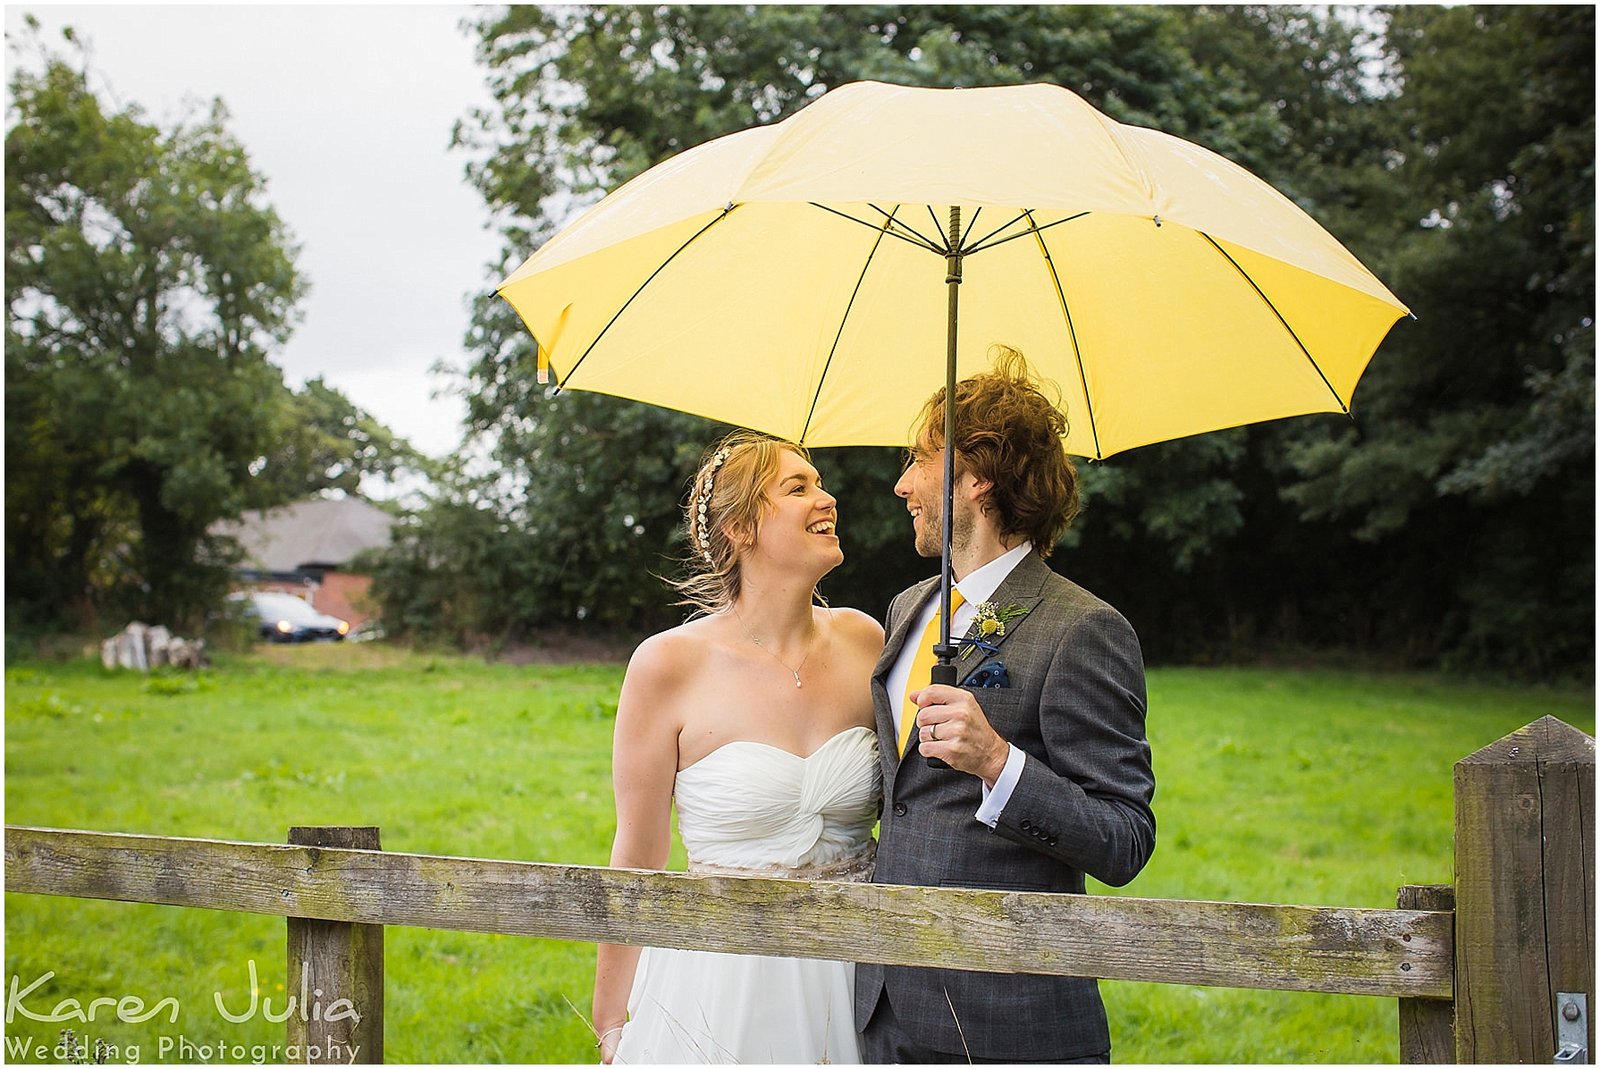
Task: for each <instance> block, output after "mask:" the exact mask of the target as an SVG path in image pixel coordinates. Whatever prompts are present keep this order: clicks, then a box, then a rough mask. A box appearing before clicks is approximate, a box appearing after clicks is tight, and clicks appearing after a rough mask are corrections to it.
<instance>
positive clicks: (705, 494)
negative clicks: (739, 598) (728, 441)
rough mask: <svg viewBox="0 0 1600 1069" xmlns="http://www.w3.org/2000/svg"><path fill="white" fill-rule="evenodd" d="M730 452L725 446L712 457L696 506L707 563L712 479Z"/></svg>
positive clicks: (709, 543)
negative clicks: (708, 516) (707, 509)
mask: <svg viewBox="0 0 1600 1069" xmlns="http://www.w3.org/2000/svg"><path fill="white" fill-rule="evenodd" d="M730 452H732V450H731V449H730V448H729V447H728V446H723V447H722V448H721V449H719V450H717V452H716V455H715V456H713V457H712V458H711V468H710V470H709V471H707V472H706V483H705V486H704V487H703V488H702V489H701V491H700V499H699V501H697V502H696V506H695V516H696V520H695V529H696V531H697V532H698V536H697V538H696V541H698V542H699V543H700V555H701V556H702V557H704V558H705V559H706V563H707V564H710V563H711V533H710V531H709V530H707V528H706V506H708V505H710V504H711V480H712V479H714V478H715V477H716V474H717V469H718V468H720V467H722V462H723V461H724V460H727V459H728V454H729V453H730Z"/></svg>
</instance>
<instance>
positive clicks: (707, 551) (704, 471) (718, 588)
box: [670, 431, 811, 613]
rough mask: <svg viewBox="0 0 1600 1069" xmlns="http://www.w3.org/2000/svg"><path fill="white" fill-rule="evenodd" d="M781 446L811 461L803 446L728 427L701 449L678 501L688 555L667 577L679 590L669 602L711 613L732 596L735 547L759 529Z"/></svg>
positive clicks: (735, 573)
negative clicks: (684, 497) (677, 574)
mask: <svg viewBox="0 0 1600 1069" xmlns="http://www.w3.org/2000/svg"><path fill="white" fill-rule="evenodd" d="M785 451H787V452H790V453H793V454H795V455H796V456H798V457H800V458H801V459H802V460H805V461H806V462H808V463H809V462H810V460H811V457H810V454H808V453H807V452H806V450H805V447H804V446H801V445H796V444H795V443H794V442H789V441H785V440H783V439H782V438H772V437H769V436H767V435H764V434H757V433H756V432H754V431H734V432H733V433H732V434H730V435H728V436H727V437H726V438H723V439H722V440H721V441H720V442H717V443H716V444H715V445H713V446H712V447H711V448H710V449H708V450H706V452H705V456H704V457H702V458H701V461H700V468H699V470H698V471H696V472H695V476H694V480H693V481H692V482H691V483H690V484H689V500H688V503H687V504H686V505H685V506H684V532H685V534H687V536H688V540H689V556H688V557H687V558H686V559H685V560H684V562H683V563H684V570H685V571H686V572H687V574H686V575H685V576H684V578H682V579H677V580H671V581H670V582H671V584H672V587H673V589H675V590H676V591H677V592H678V593H679V594H681V595H683V597H682V600H680V601H678V602H676V603H675V604H678V605H693V606H695V607H696V608H697V609H699V610H701V611H702V612H707V613H714V612H721V611H723V610H724V609H727V608H728V607H729V606H731V605H732V604H733V603H734V600H735V599H737V598H738V596H739V588H740V576H739V547H740V545H741V544H742V543H745V542H753V541H754V539H755V538H756V537H757V535H758V534H759V532H760V530H761V519H762V516H763V515H764V514H765V513H766V511H767V509H768V507H769V502H768V501H767V495H766V490H767V484H768V483H770V482H771V481H772V480H773V478H774V477H775V476H776V475H777V474H778V462H779V461H780V460H781V459H782V455H783V453H784V452H785Z"/></svg>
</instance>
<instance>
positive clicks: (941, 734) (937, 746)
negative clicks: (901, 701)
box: [910, 683, 1011, 787]
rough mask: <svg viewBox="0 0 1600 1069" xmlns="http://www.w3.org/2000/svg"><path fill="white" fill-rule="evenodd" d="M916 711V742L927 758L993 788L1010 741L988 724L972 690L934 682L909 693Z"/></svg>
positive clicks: (1008, 749)
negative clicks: (938, 760) (934, 759)
mask: <svg viewBox="0 0 1600 1069" xmlns="http://www.w3.org/2000/svg"><path fill="white" fill-rule="evenodd" d="M910 698H911V700H912V701H914V702H916V703H917V705H918V706H919V707H920V709H921V711H920V712H918V713H917V745H918V747H919V748H920V749H921V750H922V756H924V757H937V758H939V759H940V760H942V761H944V763H945V764H947V765H949V766H950V767H951V768H954V769H957V770H959V771H961V772H966V773H968V774H970V775H973V776H977V777H978V778H979V779H981V780H983V782H984V783H986V784H988V785H989V786H990V787H993V786H994V783H995V780H997V779H999V778H1000V773H1001V772H1002V771H1004V769H1005V767H1006V756H1007V755H1008V754H1009V753H1010V749H1011V748H1010V744H1009V743H1007V742H1006V740H1005V739H1002V738H1001V737H1000V736H999V735H998V734H997V733H996V732H995V730H994V728H992V727H990V726H989V718H988V717H986V716H984V715H983V710H982V709H980V708H979V707H978V702H977V700H976V699H975V698H973V696H972V692H971V691H968V690H962V689H961V688H960V687H949V686H945V685H944V684H941V683H935V684H933V685H931V686H927V687H924V688H923V689H922V690H919V691H917V692H916V693H914V694H912V695H910Z"/></svg>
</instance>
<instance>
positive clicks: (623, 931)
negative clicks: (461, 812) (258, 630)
mask: <svg viewBox="0 0 1600 1069" xmlns="http://www.w3.org/2000/svg"><path fill="white" fill-rule="evenodd" d="M1455 798H1456V833H1455V857H1456V866H1455V867H1456V882H1455V884H1454V886H1453V887H1452V886H1426V887H1403V888H1401V889H1400V893H1399V902H1398V905H1399V908H1398V909H1340V908H1329V907H1320V906H1284V905H1258V904H1249V903H1237V902H1195V901H1177V900H1167V899H1145V898H1122V897H1111V896H1085V895H1054V894H1037V893H1018V892H1004V891H977V890H965V889H946V888H923V887H904V886H892V885H879V884H854V883H808V882H804V881H796V880H779V879H759V878H751V877H732V876H718V875H689V874H684V873H663V872H645V871H633V870H620V869H605V868H594V867H587V866H578V865H548V864H535V863H529V862H517V861H497V860H483V859H474V858H458V857H439V856H432V855H425V854H401V853H390V852H386V851H383V850H381V849H380V847H379V836H378V829H377V828H293V829H291V830H290V835H289V842H288V844H286V845H285V844H274V843H244V842H227V841H221V840H214V839H182V838H169V837H163V836H150V835H127V834H116V833H106V832H93V831H76V830H62V829H50V828H26V827H14V826H7V827H6V834H5V889H6V890H7V891H13V892H23V893H29V894H46V895H65V896H69V897H76V898H101V899H113V900H117V901H124V902H149V903H158V904H162V905H173V906H193V907H203V908H207V909H223V910H234V911H239V912H245V913H259V914H268V915H273V916H282V917H287V918H288V962H287V965H288V968H287V977H288V978H289V980H288V986H289V989H290V990H296V989H298V988H299V987H300V985H301V983H302V976H303V975H304V976H306V977H309V984H310V986H311V987H312V988H315V989H320V991H321V992H322V995H321V1000H322V1001H323V1003H324V1004H328V1005H331V1004H333V1003H334V1002H336V1001H337V1000H338V999H348V1000H349V1004H350V1005H351V1006H352V1007H353V1008H354V1011H355V1012H354V1013H349V1014H338V1015H330V1017H332V1016H336V1017H338V1018H339V1019H337V1020H333V1019H321V1020H317V1019H313V1020H310V1021H306V1020H304V1019H302V1015H300V1014H294V1015H291V1016H290V1018H289V1024H288V1027H289V1037H288V1042H289V1044H291V1045H293V1046H295V1047H296V1048H297V1049H301V1050H306V1049H308V1048H309V1047H313V1046H314V1047H318V1048H319V1049H321V1050H324V1051H326V1050H343V1051H346V1052H351V1051H354V1052H356V1057H357V1060H360V1061H364V1062H381V1061H382V1060H383V968H384V961H383V942H384V940H383V932H384V926H385V925H391V924H399V925H409V926H413V927H421V928H439V929H452V930H458V931H476V932H494V933H500V934H506V935H527V936H537V937H540V938H546V939H572V940H581V941H585V942H607V943H631V944H638V945H650V946H664V947H686V948H694V949H703V950H717V951H729V952H735V953H762V954H779V955H792V956H801V957H812V958H831V959H837V960H842V961H876V962H884V963H888V964H898V965H925V964H928V963H933V962H936V963H939V964H941V965H947V966H951V967H954V968H961V969H974V970H980V971H985V972H1030V973H1045V974H1052V975H1070V976H1094V977H1099V978H1103V979H1112V980H1142V981H1155V982H1160V983H1176V984H1198V985H1208V986H1219V987H1239V988H1261V989H1275V990H1286V991H1315V992H1327V993H1334V994H1355V995H1372V996H1379V997H1385V998H1395V999H1399V1000H1400V1002H1399V1032H1400V1034H1399V1044H1400V1054H1401V1060H1402V1061H1406V1062H1450V1061H1459V1062H1541V1061H1542V1062H1548V1061H1551V1060H1552V1058H1553V1057H1554V1055H1555V1054H1556V1053H1557V1051H1558V1048H1559V1047H1560V1045H1561V1044H1560V1043H1559V1042H1558V1036H1562V1033H1563V1031H1565V1032H1567V1033H1568V1034H1569V1035H1570V1034H1571V1033H1572V1031H1573V1025H1572V1022H1571V1021H1569V1020H1568V1018H1569V1017H1570V1016H1571V1014H1572V1010H1571V1009H1569V1008H1568V1006H1569V1004H1570V1005H1571V1006H1574V1007H1575V1006H1577V1005H1578V1003H1577V1001H1576V1000H1575V999H1571V998H1566V999H1563V998H1561V996H1562V995H1581V996H1582V997H1583V999H1584V1000H1585V1008H1584V1014H1585V1019H1583V1020H1581V1021H1580V1022H1579V1023H1580V1024H1581V1025H1587V1035H1586V1036H1584V1038H1583V1043H1584V1044H1585V1045H1586V1046H1585V1047H1584V1049H1583V1051H1582V1052H1581V1060H1585V1061H1586V1060H1588V1059H1587V1052H1588V1050H1590V1049H1592V1047H1593V1040H1594V1032H1593V1025H1592V1023H1589V1022H1588V1020H1587V1012H1588V1006H1589V1005H1592V1002H1593V998H1594V986H1593V977H1594V902H1595V898H1594V875H1595V853H1594V740H1593V739H1592V738H1590V737H1589V736H1588V735H1585V734H1584V733H1583V732H1581V731H1578V730H1577V729H1575V728H1572V727H1570V726H1568V725H1567V724H1564V723H1562V722H1561V721H1559V720H1556V719H1554V718H1552V717H1545V718H1544V719H1542V720H1540V721H1538V722H1536V723H1533V724H1530V725H1528V726H1527V727H1525V728H1523V729H1521V730H1520V731H1517V732H1514V733H1512V734H1511V735H1508V736H1506V737H1505V738H1504V739H1501V740H1500V741H1498V742H1496V743H1494V744H1492V745H1490V746H1488V747H1485V748H1484V749H1483V750H1480V751H1479V752H1478V753H1476V754H1473V755H1472V756H1470V757H1467V758H1465V759H1463V760H1462V761H1460V762H1459V763H1457V765H1456V769H1455ZM1563 1023H1565V1024H1566V1027H1565V1028H1563ZM1578 1031H1579V1032H1582V1031H1584V1029H1583V1028H1581V1027H1580V1028H1579V1029H1578ZM1563 1038H1565V1037H1563ZM1567 1054H1568V1057H1569V1058H1571V1057H1574V1056H1575V1055H1578V1054H1580V1052H1577V1051H1575V1050H1572V1049H1569V1050H1568V1052H1567Z"/></svg>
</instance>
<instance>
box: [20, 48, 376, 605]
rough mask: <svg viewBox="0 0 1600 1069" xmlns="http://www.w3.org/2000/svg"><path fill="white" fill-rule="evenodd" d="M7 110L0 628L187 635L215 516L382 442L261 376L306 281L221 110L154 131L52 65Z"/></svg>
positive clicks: (354, 417)
mask: <svg viewBox="0 0 1600 1069" xmlns="http://www.w3.org/2000/svg"><path fill="white" fill-rule="evenodd" d="M35 29H36V27H35ZM68 39H69V40H72V37H71V35H70V33H69V34H68ZM10 93H11V101H10V113H9V116H8V128H7V131H6V147H5V160H6V173H5V183H6V193H5V209H6V237H5V242H6V278H5V289H6V306H7V320H6V446H7V449H6V534H7V537H6V562H7V568H8V571H9V573H10V576H11V585H10V587H9V588H8V599H7V600H8V611H10V612H11V613H12V614H13V615H14V616H17V617H18V618H20V619H22V620H24V621H27V620H33V621H44V620H47V619H49V618H51V617H59V616H60V615H61V611H62V609H63V607H64V606H68V605H74V606H79V607H81V608H87V607H89V603H90V602H94V601H100V602H110V603H115V604H116V606H117V607H118V608H120V609H123V610H125V611H130V612H134V613H137V614H138V615H140V616H142V617H144V618H146V619H151V620H160V621H163V622H168V623H172V624H178V625H183V626H192V625H193V624H194V623H195V622H196V620H197V617H198V614H199V613H200V611H201V610H202V609H203V608H205V607H206V606H207V605H208V604H210V603H211V602H213V601H215V600H216V599H217V598H219V597H220V593H221V590H222V584H223V583H224V582H225V581H226V573H227V565H228V564H229V563H230V561H231V556H232V555H231V548H230V544H229V543H228V542H227V541H225V540H222V539H218V538H216V537H214V536H212V535H210V534H209V533H208V528H209V527H210V526H211V524H212V523H213V522H214V521H216V520H218V519H221V518H224V517H229V516H234V515H237V513H238V512H239V511H240V510H241V509H243V508H246V507H251V506H256V507H261V506H266V505H271V504H277V503H279V502H281V501H283V500H286V499H288V498H290V497H295V496H301V495H303V494H304V493H306V492H307V491H309V490H312V489H315V488H320V487H327V486H340V485H343V486H348V485H350V478H351V476H350V472H351V471H352V470H354V469H355V468H357V467H360V466H361V465H367V466H371V463H372V461H373V457H372V455H371V451H372V450H374V449H376V450H378V451H380V452H381V451H384V450H387V449H388V448H389V446H390V444H391V443H390V442H389V440H388V438H389V436H388V435H387V432H382V433H378V432H377V431H376V430H375V429H374V427H373V425H372V421H371V420H370V418H369V417H366V416H365V415H364V414H361V413H359V412H358V411H357V410H355V409H354V408H353V406H351V405H350V404H349V402H348V401H347V400H346V399H344V398H342V397H340V396H339V395H338V394H337V393H336V392H335V391H331V390H329V389H328V388H326V387H325V386H323V384H322V383H320V382H318V381H314V382H313V383H311V384H308V385H307V387H306V389H305V391H304V392H303V393H301V394H298V395H296V394H293V393H292V392H291V391H289V390H288V389H287V388H286V387H285V385H284V383H283V378H282V374H281V372H280V371H279V369H278V368H277V367H275V366H274V365H273V364H272V363H270V362H269V359H268V358H269V355H270V353H271V352H272V351H273V349H274V348H275V347H276V346H278V345H280V344H281V343H282V342H283V341H284V339H285V338H286V337H287V336H288V333H289V331H290V329H291V327H292V325H293V322H294V317H295V308H296V302H297V301H298V300H299V298H300V296H301V294H302V293H303V291H304V283H303V281H302V279H301V278H300V276H299V274H298V273H297V271H296V269H295V264H294V255H295V249H294V246H293V244H292V242H291V240H290V237H289V234H288V231H287V229H286V228H285V227H284V225H283V223H282V221H281V220H280V219H279V218H278V216H277V214H276V213H275V212H274V211H273V210H272V209H271V208H270V207H269V206H267V205H266V203H265V199H264V183H263V180H262V178H261V177H260V176H259V175H258V174H256V173H255V172H254V171H252V170H251V168H250V164H249V160H248V158H247V157H246V154H245V152H244V149H243V147H242V146H241V145H240V144H239V143H238V141H237V140H235V139H234V138H233V136H232V135H231V134H229V133H228V131H227V129H226V121H227V113H226V111H225V110H224V109H223V107H222V104H221V102H220V101H218V102H215V103H214V104H213V105H212V106H211V108H210V110H209V111H208V112H206V113H204V114H202V115H199V116H197V117H192V118H190V119H188V120H186V121H183V122H180V123H178V124H176V125H175V126H173V127H172V128H171V129H168V130H162V129H159V128H158V127H156V126H155V125H152V124H150V123H148V122H146V121H145V120H144V118H143V117H142V114H141V113H140V112H139V110H138V109H137V108H136V107H130V108H127V109H124V110H121V111H110V110H108V109H106V108H105V107H104V106H103V105H102V103H101V102H100V100H99V99H98V98H97V97H96V95H95V93H94V92H93V91H92V90H91V89H90V88H89V84H88V76H87V74H86V73H85V72H83V71H81V70H78V69H74V67H73V66H71V65H70V64H69V63H68V62H67V61H66V60H64V59H62V58H60V57H58V56H55V55H51V54H48V53H46V54H44V56H43V61H42V65H41V66H40V67H39V69H37V70H33V69H29V67H27V66H20V65H19V66H18V67H17V68H16V70H15V72H14V73H13V75H12V78H11V82H10ZM362 436H366V437H367V438H369V439H372V440H371V441H368V442H365V443H363V442H361V441H358V439H359V438H361V437H362ZM340 449H343V450H344V453H343V457H342V459H336V458H335V457H334V454H335V453H337V452H339V450H340ZM385 462H386V463H387V461H385ZM258 476H259V477H258ZM91 592H92V594H91Z"/></svg>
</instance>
